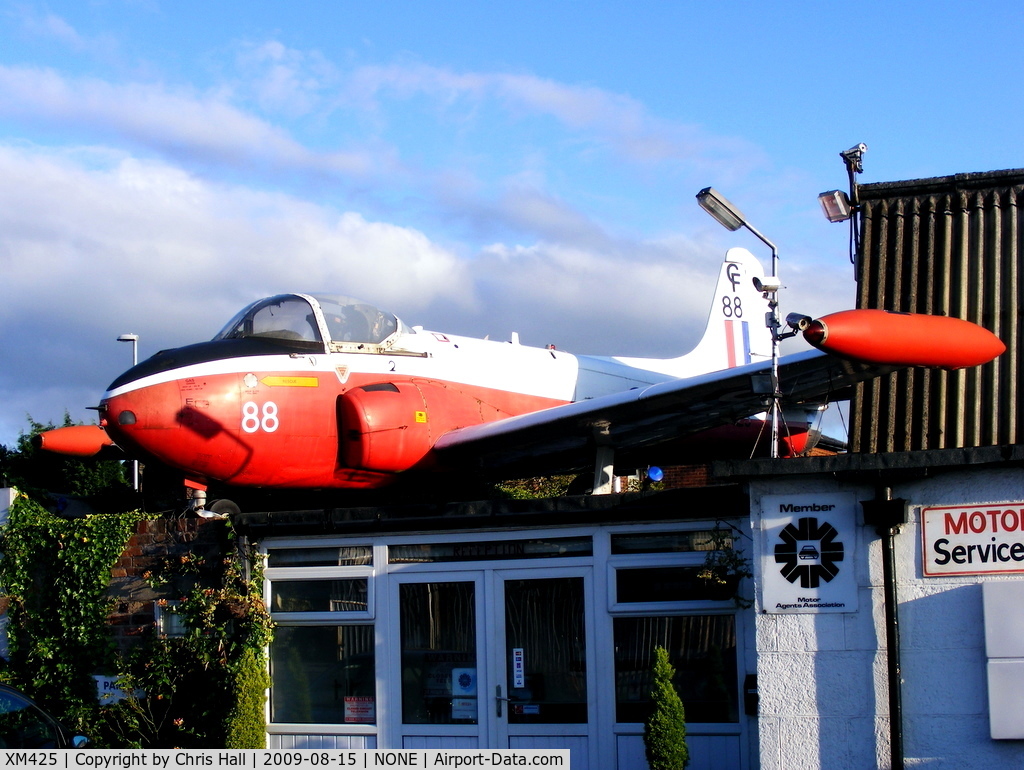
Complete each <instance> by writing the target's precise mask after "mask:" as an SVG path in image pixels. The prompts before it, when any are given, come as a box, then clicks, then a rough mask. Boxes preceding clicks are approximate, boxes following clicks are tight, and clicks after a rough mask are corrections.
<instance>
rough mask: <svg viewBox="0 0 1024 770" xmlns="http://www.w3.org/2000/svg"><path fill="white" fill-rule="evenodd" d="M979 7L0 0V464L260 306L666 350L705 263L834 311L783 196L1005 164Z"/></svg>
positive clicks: (1007, 88) (689, 330) (600, 349)
mask: <svg viewBox="0 0 1024 770" xmlns="http://www.w3.org/2000/svg"><path fill="white" fill-rule="evenodd" d="M1022 28H1024V14H1021V13H1020V11H1019V8H1016V7H1015V6H1014V5H1013V4H1011V3H1007V2H1000V3H996V2H980V3H974V4H972V5H970V6H964V5H962V4H953V3H944V2H928V3H925V2H907V3H881V2H873V1H868V2H860V3H857V4H855V5H853V4H851V5H848V6H845V7H844V6H840V5H838V4H825V3H802V2H794V3H785V4H783V3H777V4H768V3H752V2H751V3H743V2H740V3H729V4H714V3H706V4H698V3H691V2H644V1H643V0H639V1H636V2H632V3H628V4H627V3H621V2H617V3H608V2H603V3H602V2H590V3H580V2H559V1H558V0H546V2H532V1H527V2H516V3H506V4H496V3H482V2H479V3H476V2H464V1H461V0H446V1H442V2H430V3H425V2H389V1H388V0H378V1H377V2H373V3H367V2H363V3H356V2H343V1H341V0H335V1H334V2H304V3H294V4H288V5H286V4H283V3H253V2H247V3H240V2H232V1H230V0H226V1H224V2H218V3H208V2H204V3H199V2H191V1H182V0H179V1H178V2H174V3H171V2H163V1H162V0H91V1H86V2H49V3H38V2H32V0H21V1H19V2H7V1H5V0H0V360H2V363H0V443H4V444H7V445H11V444H13V442H14V441H15V440H16V438H17V436H18V433H19V432H20V431H22V430H24V429H25V428H26V427H27V416H28V415H31V416H32V417H33V418H34V419H36V420H39V421H43V422H45V421H48V420H54V421H59V420H60V419H61V418H62V416H63V413H64V410H65V409H67V410H68V411H69V412H70V413H71V415H72V416H73V417H74V418H75V419H83V420H88V419H90V416H91V415H92V414H93V413H90V412H88V411H86V407H88V406H92V405H95V404H96V403H97V402H98V400H99V397H100V395H101V394H102V392H103V389H104V388H105V386H106V385H107V384H108V383H109V382H110V381H111V380H112V379H113V378H114V377H115V376H116V375H117V374H118V373H120V371H121V370H123V369H124V368H126V365H127V363H129V362H130V351H129V350H128V346H125V345H118V344H117V343H116V342H115V338H116V337H117V335H118V334H121V333H125V332H135V333H138V334H139V335H140V336H141V342H140V354H141V355H142V356H143V357H145V356H148V355H150V354H152V353H153V352H155V351H156V350H157V349H159V348H163V347H170V346H175V345H180V344H186V343H189V342H195V341H199V340H202V339H208V338H209V337H211V336H212V335H213V334H214V333H215V332H216V331H217V329H218V328H219V327H220V326H221V325H222V324H223V323H224V322H225V321H226V320H227V319H228V318H230V317H231V315H233V313H234V312H235V311H236V310H237V309H238V308H240V307H241V306H242V305H244V304H245V303H247V302H248V301H250V300H252V299H254V298H257V297H260V296H265V295H268V294H272V293H277V292H280V291H291V290H323V291H332V292H338V293H347V294H352V295H356V296H360V297H363V298H365V299H367V300H369V301H371V302H375V303H377V304H379V305H381V306H383V307H386V308H388V309H390V310H392V311H394V312H396V313H397V314H398V315H399V316H401V317H402V318H403V319H404V320H406V321H407V322H409V323H410V324H422V325H425V326H427V327H428V328H433V329H439V330H443V331H450V332H455V333H461V334H470V335H475V336H484V335H490V336H491V337H492V338H503V339H505V338H508V336H509V335H510V334H511V332H513V331H518V332H519V333H520V336H521V338H522V340H523V342H524V343H526V344H535V345H545V344H547V343H556V344H557V345H558V346H559V347H561V348H564V349H566V350H569V351H572V352H580V353H604V354H626V355H666V356H667V355H675V354H679V353H681V352H683V351H684V350H685V349H687V348H688V347H689V346H690V345H691V344H692V343H693V342H694V341H695V340H696V338H697V337H698V336H699V333H700V329H701V328H702V326H703V320H704V317H705V315H706V313H707V309H708V307H709V305H710V301H711V296H710V293H711V290H712V283H713V277H714V275H715V274H716V272H717V268H718V264H719V263H720V261H721V259H722V257H723V255H724V253H725V250H726V249H727V248H728V247H730V246H733V245H739V246H746V247H747V248H749V249H751V251H753V252H754V253H755V254H756V255H757V256H759V257H761V258H762V260H763V261H765V262H767V260H768V252H767V250H766V249H765V248H764V247H763V246H762V245H761V244H760V242H759V241H757V240H756V239H754V238H753V237H752V236H751V235H749V234H748V233H746V232H742V231H741V232H737V233H729V232H727V231H725V230H723V229H722V228H720V227H719V226H718V225H717V224H716V223H715V222H714V221H713V220H711V219H710V218H709V217H708V216H707V215H706V214H705V213H704V212H703V211H701V210H700V209H699V208H698V207H697V205H696V203H695V201H694V195H695V193H696V192H697V191H698V190H699V189H700V188H702V187H705V186H708V185H713V186H714V187H716V188H717V189H719V190H721V191H722V192H724V193H725V194H726V195H727V196H728V197H729V198H730V199H731V200H732V201H733V202H734V203H735V204H737V205H738V206H739V207H740V208H741V209H742V210H743V211H744V212H745V213H746V215H747V216H748V217H749V219H750V220H751V221H752V222H753V223H754V224H755V225H756V226H757V227H758V228H759V229H760V230H761V231H762V232H764V233H765V234H766V235H767V236H768V237H770V238H771V239H772V240H773V241H775V242H776V243H777V244H778V246H779V249H780V253H781V257H782V263H781V275H782V277H783V280H784V283H785V284H786V286H787V289H786V291H785V293H784V294H783V300H782V301H783V307H782V310H783V312H789V311H796V310H799V311H801V312H806V313H809V314H820V313H825V312H829V311H831V310H839V309H844V308H847V307H851V306H852V304H853V282H852V268H851V266H850V264H849V257H848V252H847V238H848V232H847V229H846V227H845V226H843V225H829V224H828V223H827V222H826V221H825V220H824V218H823V217H822V216H821V213H820V210H819V208H818V204H817V200H816V196H817V193H819V192H821V191H823V190H827V189H831V188H837V187H838V188H845V186H846V174H845V170H844V167H843V164H842V161H841V160H840V158H839V155H838V153H839V151H841V150H844V149H846V148H848V147H850V146H852V145H854V144H856V143H857V142H866V143H867V144H868V146H869V150H868V153H867V155H866V156H865V161H864V162H865V173H864V175H863V176H862V178H861V181H863V182H881V181H895V180H901V179H913V178H922V177H931V176H941V175H946V174H952V173H958V172H971V171H990V170H996V169H1005V168H1016V167H1021V166H1024V156H1022V152H1021V150H1020V134H1021V130H1020V124H1021V120H1020V118H1021V108H1022V103H1024V100H1022V89H1024V72H1022V69H1024V68H1022V65H1021V56H1020V53H1019V46H1020V40H1021V39H1024V34H1022V33H1024V29H1022Z"/></svg>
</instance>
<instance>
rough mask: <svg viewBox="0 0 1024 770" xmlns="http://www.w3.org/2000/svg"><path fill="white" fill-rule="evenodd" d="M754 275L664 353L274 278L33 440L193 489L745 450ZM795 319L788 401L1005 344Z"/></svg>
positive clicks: (783, 374) (755, 317)
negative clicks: (116, 454)
mask: <svg viewBox="0 0 1024 770" xmlns="http://www.w3.org/2000/svg"><path fill="white" fill-rule="evenodd" d="M762 277H763V273H762V269H761V266H760V264H759V263H758V261H757V260H756V259H755V258H754V257H753V256H752V255H751V254H750V253H749V252H747V251H746V250H745V249H738V248H737V249H731V250H730V251H729V252H728V254H727V255H726V258H725V261H724V263H723V264H722V268H721V271H720V273H719V278H718V283H717V286H716V288H715V295H714V300H713V302H712V309H711V313H710V316H709V318H708V323H707V327H706V329H705V332H704V336H703V338H702V339H701V341H700V342H699V344H698V345H697V346H696V348H694V350H693V351H691V352H690V353H688V354H686V355H684V356H681V357H679V358H671V359H642V358H611V357H596V356H575V355H571V354H570V353H567V352H563V351H561V350H555V349H553V348H533V347H528V346H526V345H521V344H519V340H518V338H517V336H515V335H513V339H512V341H511V342H496V341H488V340H480V339H471V338H466V337H457V336H454V335H451V334H442V333H439V332H432V331H427V330H425V329H423V328H422V327H411V328H410V327H408V326H406V325H405V324H404V323H403V322H402V321H400V320H399V319H398V318H397V317H395V316H394V315H392V314H390V313H388V312H385V311H382V310H379V309H378V308H376V307H374V306H372V305H369V304H366V303H363V302H360V301H358V300H354V299H351V298H347V297H340V296H327V295H319V294H317V295H310V294H281V295H278V296H274V297H269V298H266V299H262V300H259V301H257V302H254V303H252V304H251V305H249V306H248V307H246V308H245V309H244V310H242V311H241V312H240V313H238V315H237V316H235V317H234V318H233V319H231V321H229V322H228V324H227V325H226V326H225V327H224V328H223V329H222V330H221V331H220V333H218V334H217V335H216V336H215V337H214V338H213V340H211V341H209V342H202V343H199V344H195V345H188V346H186V347H181V348H175V349H171V350H163V351H160V352H159V353H157V354H156V355H154V356H153V357H152V358H150V359H148V360H146V361H143V362H142V363H140V364H138V365H137V366H135V367H133V368H132V369H130V370H128V371H127V372H125V373H124V374H122V375H121V376H120V377H118V378H117V379H116V380H114V382H113V383H111V385H110V387H109V389H108V390H107V392H106V394H105V395H104V396H103V399H102V400H101V402H100V406H99V416H100V425H99V426H76V427H72V428H59V429H56V430H54V431H50V432H47V433H44V434H43V435H42V437H41V445H42V446H43V448H46V449H50V450H52V451H57V452H63V453H67V454H78V455H91V454H94V453H96V452H98V451H99V450H100V449H101V447H103V446H105V445H110V444H116V445H117V446H118V447H120V448H121V449H123V450H124V452H125V453H127V455H128V456H130V457H136V458H138V459H141V460H144V461H149V460H156V461H158V462H160V463H162V464H165V465H168V466H171V467H172V468H176V469H178V470H180V471H181V472H182V473H183V474H184V477H185V481H186V485H187V486H191V487H192V488H193V489H198V490H205V487H206V485H207V484H210V483H222V484H228V485H231V486H234V487H258V488H270V489H275V488H276V489H339V488H347V489H370V488H376V487H382V486H385V485H387V484H389V483H391V482H393V481H394V480H395V479H397V478H399V477H400V476H402V475H403V474H405V475H407V476H408V475H412V474H414V473H415V472H417V471H445V470H453V469H460V470H463V471H465V470H467V469H468V470H471V471H476V472H480V473H482V474H484V475H487V474H490V475H492V476H495V477H504V478H515V477H521V476H524V475H530V474H535V473H554V472H561V471H568V470H580V469H585V468H588V467H595V466H596V467H597V469H598V473H597V474H595V475H596V476H599V475H600V469H601V468H604V469H605V472H606V475H607V474H608V473H610V468H611V466H612V464H613V456H614V463H615V464H617V465H618V466H619V467H620V468H622V469H626V468H628V469H636V468H642V467H646V466H647V465H649V464H651V463H652V462H671V461H672V460H673V459H679V458H683V457H687V456H688V457H693V456H700V457H703V458H708V457H715V456H722V454H723V453H732V454H733V455H734V456H736V455H737V454H738V456H749V455H750V454H751V452H752V450H753V448H754V445H755V443H757V439H758V435H759V434H760V433H762V432H763V430H764V421H763V419H751V418H750V416H751V415H755V414H758V413H760V412H763V410H764V409H765V407H766V405H767V404H768V403H769V399H770V396H771V386H770V374H771V362H770V358H771V351H772V332H771V330H770V329H769V327H768V325H767V324H766V322H765V321H766V312H767V311H768V310H769V305H768V294H765V293H762V292H761V291H760V290H759V289H758V288H755V283H754V279H755V278H762ZM769 315H770V314H769ZM796 325H797V324H796V322H794V326H796ZM799 326H800V328H801V329H802V330H803V331H804V336H805V338H806V339H807V340H808V341H810V342H811V343H812V344H814V345H815V346H817V347H819V348H821V350H814V351H808V352H806V353H802V354H798V355H795V356H790V357H786V358H784V359H783V363H782V365H781V367H780V378H779V380H780V383H781V392H782V395H783V398H784V403H785V404H786V406H787V407H802V406H803V407H806V408H811V409H813V408H816V407H817V406H818V405H820V404H821V403H824V402H827V401H828V400H830V399H832V398H835V397H836V396H841V391H842V390H843V389H844V388H846V387H848V386H849V385H851V384H852V383H854V382H857V381H860V380H864V379H868V378H871V377H875V376H879V375H880V374H883V373H886V372H889V371H893V370H894V369H896V368H901V367H904V366H916V365H925V366H940V367H945V368H960V367H964V366H974V365H977V364H980V363H983V362H985V361H988V360H990V359H991V358H993V357H995V356H996V355H998V354H999V353H1001V352H1002V350H1003V349H1004V348H1003V345H1002V343H1001V342H1000V341H999V340H998V339H997V338H996V337H995V336H994V335H993V334H991V332H988V331H987V330H985V329H982V328H981V327H978V326H975V325H974V324H970V323H968V322H966V321H960V320H958V319H951V318H946V317H932V316H909V315H902V314H892V313H885V312H882V311H870V310H859V311H847V312H845V313H837V314H833V315H831V316H826V317H825V318H823V319H820V320H818V321H813V322H812V321H811V319H809V318H804V319H802V322H801V323H800V324H799ZM824 351H830V352H831V353H832V355H830V354H829V353H826V352H824ZM766 386H767V387H766ZM805 417H806V409H805V410H804V417H802V418H801V419H800V420H799V421H798V422H797V423H793V424H790V425H789V426H788V429H787V430H784V431H783V442H784V447H783V448H782V454H794V453H797V452H799V451H802V449H803V448H804V445H805V443H806V440H807V436H808V426H807V422H806V419H805ZM761 446H762V451H763V450H764V449H765V448H766V446H767V441H762V442H761ZM737 449H738V453H737V451H736V450H737ZM613 453H614V454H613ZM765 453H766V452H765ZM198 498H199V499H202V495H199V496H198Z"/></svg>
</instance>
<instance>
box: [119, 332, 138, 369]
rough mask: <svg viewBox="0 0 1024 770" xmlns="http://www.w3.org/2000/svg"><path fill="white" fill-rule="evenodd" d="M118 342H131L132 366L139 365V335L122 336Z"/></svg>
mask: <svg viewBox="0 0 1024 770" xmlns="http://www.w3.org/2000/svg"><path fill="white" fill-rule="evenodd" d="M117 341H118V342H130V343H132V366H135V365H136V364H138V363H139V335H138V334H122V335H121V336H119V337H118V338H117Z"/></svg>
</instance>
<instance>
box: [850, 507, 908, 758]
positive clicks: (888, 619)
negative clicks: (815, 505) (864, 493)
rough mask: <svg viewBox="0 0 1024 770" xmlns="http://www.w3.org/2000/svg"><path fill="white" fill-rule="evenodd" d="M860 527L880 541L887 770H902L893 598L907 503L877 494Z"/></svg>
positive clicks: (897, 622)
mask: <svg viewBox="0 0 1024 770" xmlns="http://www.w3.org/2000/svg"><path fill="white" fill-rule="evenodd" d="M861 507H863V509H864V523H865V524H867V525H869V526H874V527H875V532H877V533H878V535H879V537H881V539H882V583H883V588H884V590H885V647H886V650H885V653H886V654H885V660H886V668H887V670H888V675H889V676H888V679H889V755H890V758H891V759H890V763H891V764H890V768H891V770H903V684H902V682H903V679H902V673H901V671H900V613H899V597H898V596H897V594H896V535H898V534H899V531H900V525H901V524H905V523H906V522H907V501H906V500H903V499H900V498H896V499H893V497H892V489H890V488H889V487H884V488H882V489H879V490H878V493H877V494H876V495H875V499H874V500H865V501H863V502H861Z"/></svg>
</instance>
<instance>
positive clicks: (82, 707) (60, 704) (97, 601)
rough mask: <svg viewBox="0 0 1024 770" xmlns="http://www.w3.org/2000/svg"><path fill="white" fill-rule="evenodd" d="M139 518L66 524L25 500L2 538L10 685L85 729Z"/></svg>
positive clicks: (0, 580) (0, 571)
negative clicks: (117, 570)
mask: <svg viewBox="0 0 1024 770" xmlns="http://www.w3.org/2000/svg"><path fill="white" fill-rule="evenodd" d="M141 516H142V514H141V513H139V512H137V511H136V512H130V513H120V514H97V515H92V516H86V517H84V518H79V519H65V518H63V517H61V516H57V515H55V514H53V513H50V512H49V511H47V510H46V509H45V508H43V507H42V506H41V505H40V504H39V503H37V502H34V501H33V500H31V499H29V498H28V497H27V496H26V495H24V494H19V495H18V496H17V498H16V499H15V501H14V504H13V505H12V506H11V509H10V512H9V519H8V523H7V526H6V527H5V528H4V530H3V534H2V536H0V551H2V553H3V559H0V585H2V586H3V590H4V603H6V604H7V612H8V617H9V625H8V645H9V654H10V659H9V663H10V665H9V667H8V668H7V669H6V670H5V671H4V672H3V678H4V679H5V681H8V682H10V683H11V684H13V685H15V686H17V687H21V688H23V689H25V690H27V691H28V692H30V693H31V694H32V695H33V697H34V698H36V699H37V700H38V701H39V702H40V703H41V704H42V705H43V706H44V707H46V708H49V709H50V710H52V711H54V712H56V713H58V714H60V715H61V716H62V717H63V719H64V720H65V722H67V724H68V726H69V727H71V728H72V729H81V727H82V726H84V723H85V722H87V721H88V712H89V711H90V710H91V708H92V706H93V704H94V703H95V701H96V683H95V681H94V680H93V678H92V674H93V673H94V671H95V670H102V669H103V668H105V667H108V666H110V665H111V664H112V662H113V660H114V648H113V645H112V644H111V641H110V635H109V633H108V631H107V625H106V620H107V614H108V612H109V609H110V603H111V602H110V598H109V597H108V596H107V593H106V589H107V584H108V583H109V581H110V568H111V565H113V564H114V562H115V561H116V560H117V558H118V557H119V556H120V555H121V552H122V551H123V550H124V545H125V543H126V542H127V540H128V538H129V537H130V536H131V534H132V532H133V531H134V528H135V523H136V522H137V521H138V520H139V519H140V518H141Z"/></svg>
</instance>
